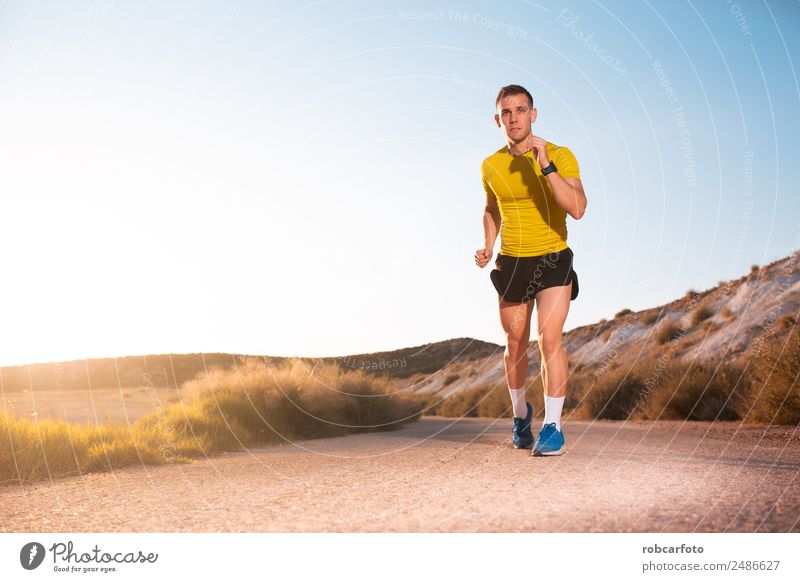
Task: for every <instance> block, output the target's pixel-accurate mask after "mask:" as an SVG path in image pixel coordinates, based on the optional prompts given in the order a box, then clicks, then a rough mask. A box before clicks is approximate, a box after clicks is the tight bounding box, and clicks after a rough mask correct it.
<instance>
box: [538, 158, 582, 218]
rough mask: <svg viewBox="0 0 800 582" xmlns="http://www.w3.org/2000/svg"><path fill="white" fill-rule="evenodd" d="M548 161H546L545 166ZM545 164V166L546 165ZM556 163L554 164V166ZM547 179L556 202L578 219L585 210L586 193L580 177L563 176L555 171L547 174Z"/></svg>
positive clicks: (548, 163)
mask: <svg viewBox="0 0 800 582" xmlns="http://www.w3.org/2000/svg"><path fill="white" fill-rule="evenodd" d="M549 165H550V162H547V166H549ZM547 166H545V167H547ZM557 166H558V164H556V167H557ZM547 181H548V182H549V184H550V188H551V189H552V190H553V197H554V198H555V199H556V203H557V204H558V205H559V206H560V207H561V208H563V209H564V210H565V211H566V212H567V213H568V214H569V215H570V216H571V217H572V218H574V219H575V220H580V218H581V217H582V216H583V213H584V212H586V194H584V192H583V184H581V179H580V178H565V177H564V176H562V175H561V174H559V173H558V172H557V171H556V172H550V173H549V174H547Z"/></svg>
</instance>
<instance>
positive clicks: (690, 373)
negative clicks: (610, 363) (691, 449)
mask: <svg viewBox="0 0 800 582" xmlns="http://www.w3.org/2000/svg"><path fill="white" fill-rule="evenodd" d="M650 378H651V379H652V380H653V382H652V384H651V390H650V391H649V393H648V394H647V396H646V397H645V398H643V399H642V400H641V401H640V402H639V403H638V405H637V407H636V413H635V414H634V416H635V417H636V418H641V419H646V420H657V419H661V420H704V421H715V420H739V419H740V418H741V416H740V414H739V413H738V412H737V410H738V408H739V405H740V399H741V394H742V393H743V392H744V391H745V386H744V385H743V384H742V382H741V378H742V372H741V370H739V369H738V368H733V367H730V366H726V365H722V366H719V367H717V368H714V367H709V366H703V365H700V366H696V365H695V366H690V367H689V368H687V367H686V366H685V365H684V364H682V363H680V362H678V361H676V360H672V361H671V362H670V363H669V364H668V365H667V366H666V367H664V368H663V369H662V370H659V371H658V374H657V375H656V373H655V372H653V374H652V375H651V376H650ZM735 390H736V391H735Z"/></svg>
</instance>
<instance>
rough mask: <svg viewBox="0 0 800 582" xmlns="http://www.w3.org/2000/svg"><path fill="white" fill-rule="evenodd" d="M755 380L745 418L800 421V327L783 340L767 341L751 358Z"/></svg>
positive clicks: (760, 420)
mask: <svg viewBox="0 0 800 582" xmlns="http://www.w3.org/2000/svg"><path fill="white" fill-rule="evenodd" d="M751 363H752V370H753V376H754V378H753V382H752V385H751V388H750V395H749V399H748V400H749V403H750V405H751V406H750V407H748V410H747V416H746V420H747V421H750V422H768V423H772V424H790V425H795V426H796V425H798V424H800V331H798V329H797V327H792V328H791V330H790V331H789V333H788V334H787V335H786V336H785V337H784V338H783V340H782V341H770V342H766V347H765V349H764V350H763V351H761V352H758V351H756V352H755V353H754V355H753V358H752V360H751Z"/></svg>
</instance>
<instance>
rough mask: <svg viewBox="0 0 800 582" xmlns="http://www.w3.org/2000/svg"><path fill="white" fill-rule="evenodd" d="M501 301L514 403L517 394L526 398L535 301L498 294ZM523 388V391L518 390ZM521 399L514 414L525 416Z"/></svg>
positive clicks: (507, 362) (506, 361) (506, 359)
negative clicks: (508, 299) (509, 298)
mask: <svg viewBox="0 0 800 582" xmlns="http://www.w3.org/2000/svg"><path fill="white" fill-rule="evenodd" d="M498 299H499V303H500V324H501V325H502V326H503V332H504V333H505V336H506V349H505V353H504V354H503V363H504V364H505V369H506V381H507V382H508V388H509V391H510V392H511V398H512V404H513V403H514V400H515V394H516V395H520V396H522V403H524V402H525V400H524V389H525V377H526V376H527V374H528V343H529V342H530V337H531V315H532V314H533V303H534V302H533V301H532V300H531V301H527V300H526V301H523V302H520V303H510V302H508V301H506V300H505V299H503V298H502V297H500V296H498ZM516 390H522V392H516V393H515V391H516ZM520 407H521V404H520V403H519V401H517V405H516V406H515V411H514V416H518V417H519V418H524V416H525V412H526V411H525V410H524V408H523V409H522V410H518V409H519V408H520Z"/></svg>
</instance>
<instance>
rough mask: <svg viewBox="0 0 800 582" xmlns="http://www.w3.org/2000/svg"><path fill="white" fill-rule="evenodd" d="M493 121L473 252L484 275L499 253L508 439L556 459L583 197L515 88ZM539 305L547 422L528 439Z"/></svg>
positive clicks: (574, 169) (561, 151)
mask: <svg viewBox="0 0 800 582" xmlns="http://www.w3.org/2000/svg"><path fill="white" fill-rule="evenodd" d="M495 106H496V110H497V112H496V113H495V116H494V119H495V122H496V123H497V126H498V127H500V128H502V130H503V135H504V136H505V139H506V142H507V145H505V146H503V147H502V148H501V149H499V150H497V151H496V152H495V153H493V154H492V155H491V156H489V157H487V158H486V159H485V160H483V163H482V164H481V177H482V180H483V187H484V190H485V192H486V207H485V209H484V213H483V230H484V248H482V249H478V250H477V251H476V253H475V262H476V263H477V265H478V266H479V267H481V268H483V267H485V266H486V265H487V264H488V263H489V260H490V259H491V258H492V252H493V250H494V243H495V241H496V239H497V235H498V234H499V235H500V240H501V245H500V252H499V253H498V255H497V260H496V261H495V268H494V269H493V270H492V272H491V273H490V279H491V281H492V284H493V285H494V287H495V289H496V290H497V293H498V301H499V304H500V323H501V324H502V326H503V331H504V332H505V336H506V349H505V353H504V364H505V371H506V381H507V382H508V391H509V395H510V396H511V404H512V408H513V415H514V419H513V429H512V442H513V444H514V447H515V448H524V449H531V448H532V451H531V455H532V456H541V455H544V456H549V455H560V454H561V453H562V452H563V449H564V434H563V432H562V431H561V410H562V407H563V404H564V397H565V395H566V389H567V366H568V364H567V356H566V353H565V352H564V348H563V346H562V341H561V336H562V334H563V331H564V322H565V321H566V318H567V312H568V311H569V305H570V301H572V300H574V299H575V298H576V297H577V295H578V276H577V274H576V273H575V271H574V270H573V268H572V260H573V253H572V249H570V248H569V246H568V245H567V226H566V215H567V214H569V215H570V216H572V218H574V219H575V220H579V219H580V218H581V217H582V216H583V214H584V212H585V211H586V195H585V194H584V192H583V185H582V184H581V180H580V175H579V170H578V162H577V160H576V159H575V156H574V155H573V154H572V152H571V151H570V150H569V149H568V148H566V147H562V146H557V145H555V144H553V143H550V142H547V141H545V140H544V139H542V138H541V137H539V136H537V135H534V134H533V130H532V125H533V123H534V122H535V121H536V116H537V110H536V108H535V107H533V97H531V94H530V93H529V92H528V91H527V90H526V89H525V88H524V87H521V86H520V85H508V86H506V87H502V88H501V89H500V92H499V93H498V95H497V99H496V101H495ZM534 303H535V304H536V320H537V328H538V329H537V331H538V335H539V351H540V354H541V362H542V382H543V384H544V389H545V397H544V401H545V416H544V422H543V423H542V428H541V430H540V431H539V435H538V437H537V438H536V442H534V440H533V432H532V430H531V419H532V418H533V407H532V406H531V404H530V403H528V402H527V401H526V399H525V376H526V375H527V372H528V357H527V352H528V342H529V341H530V325H531V315H532V313H533V305H534Z"/></svg>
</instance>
